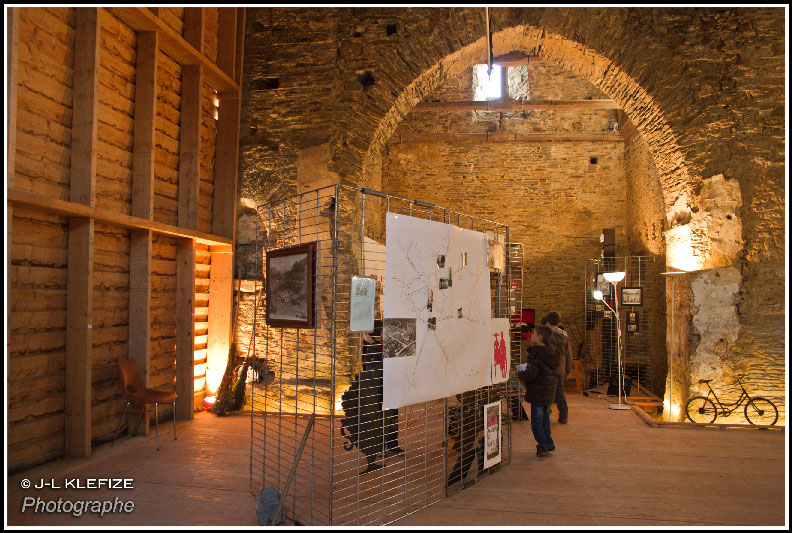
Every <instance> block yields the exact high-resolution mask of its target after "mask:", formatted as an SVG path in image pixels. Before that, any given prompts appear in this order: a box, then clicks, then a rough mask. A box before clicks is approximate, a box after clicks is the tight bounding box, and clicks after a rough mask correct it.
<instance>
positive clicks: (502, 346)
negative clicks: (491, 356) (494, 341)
mask: <svg viewBox="0 0 792 533" xmlns="http://www.w3.org/2000/svg"><path fill="white" fill-rule="evenodd" d="M500 356H501V359H500V369H501V377H502V378H505V377H506V357H507V354H506V341H505V340H503V332H502V331H501V340H500Z"/></svg>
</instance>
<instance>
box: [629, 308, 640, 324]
mask: <svg viewBox="0 0 792 533" xmlns="http://www.w3.org/2000/svg"><path fill="white" fill-rule="evenodd" d="M637 323H638V311H636V310H634V309H630V310H629V311H627V324H637Z"/></svg>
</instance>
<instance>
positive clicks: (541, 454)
mask: <svg viewBox="0 0 792 533" xmlns="http://www.w3.org/2000/svg"><path fill="white" fill-rule="evenodd" d="M548 455H550V452H548V451H547V448H544V447H542V448H537V449H536V456H537V457H547V456H548Z"/></svg>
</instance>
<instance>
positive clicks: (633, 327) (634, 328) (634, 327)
mask: <svg viewBox="0 0 792 533" xmlns="http://www.w3.org/2000/svg"><path fill="white" fill-rule="evenodd" d="M627 333H638V323H635V324H627Z"/></svg>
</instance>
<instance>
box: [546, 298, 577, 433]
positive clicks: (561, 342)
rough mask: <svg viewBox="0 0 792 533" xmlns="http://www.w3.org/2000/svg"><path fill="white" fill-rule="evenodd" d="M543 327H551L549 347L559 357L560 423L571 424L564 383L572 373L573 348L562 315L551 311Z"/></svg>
mask: <svg viewBox="0 0 792 533" xmlns="http://www.w3.org/2000/svg"><path fill="white" fill-rule="evenodd" d="M542 325H544V326H549V327H550V329H551V331H552V332H553V334H552V336H551V337H550V342H549V343H548V346H549V347H550V349H551V350H553V351H554V352H556V353H557V354H558V356H559V363H558V386H557V387H556V393H555V402H554V403H555V404H556V405H557V406H558V423H559V424H566V423H567V422H569V407H568V406H567V401H566V394H565V393H564V383H566V380H567V379H569V374H570V372H572V348H571V347H570V346H569V337H568V336H567V333H566V331H564V329H563V327H562V326H561V315H560V314H559V313H557V312H556V311H550V312H549V313H547V314H546V315H545V316H544V318H543V319H542Z"/></svg>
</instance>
